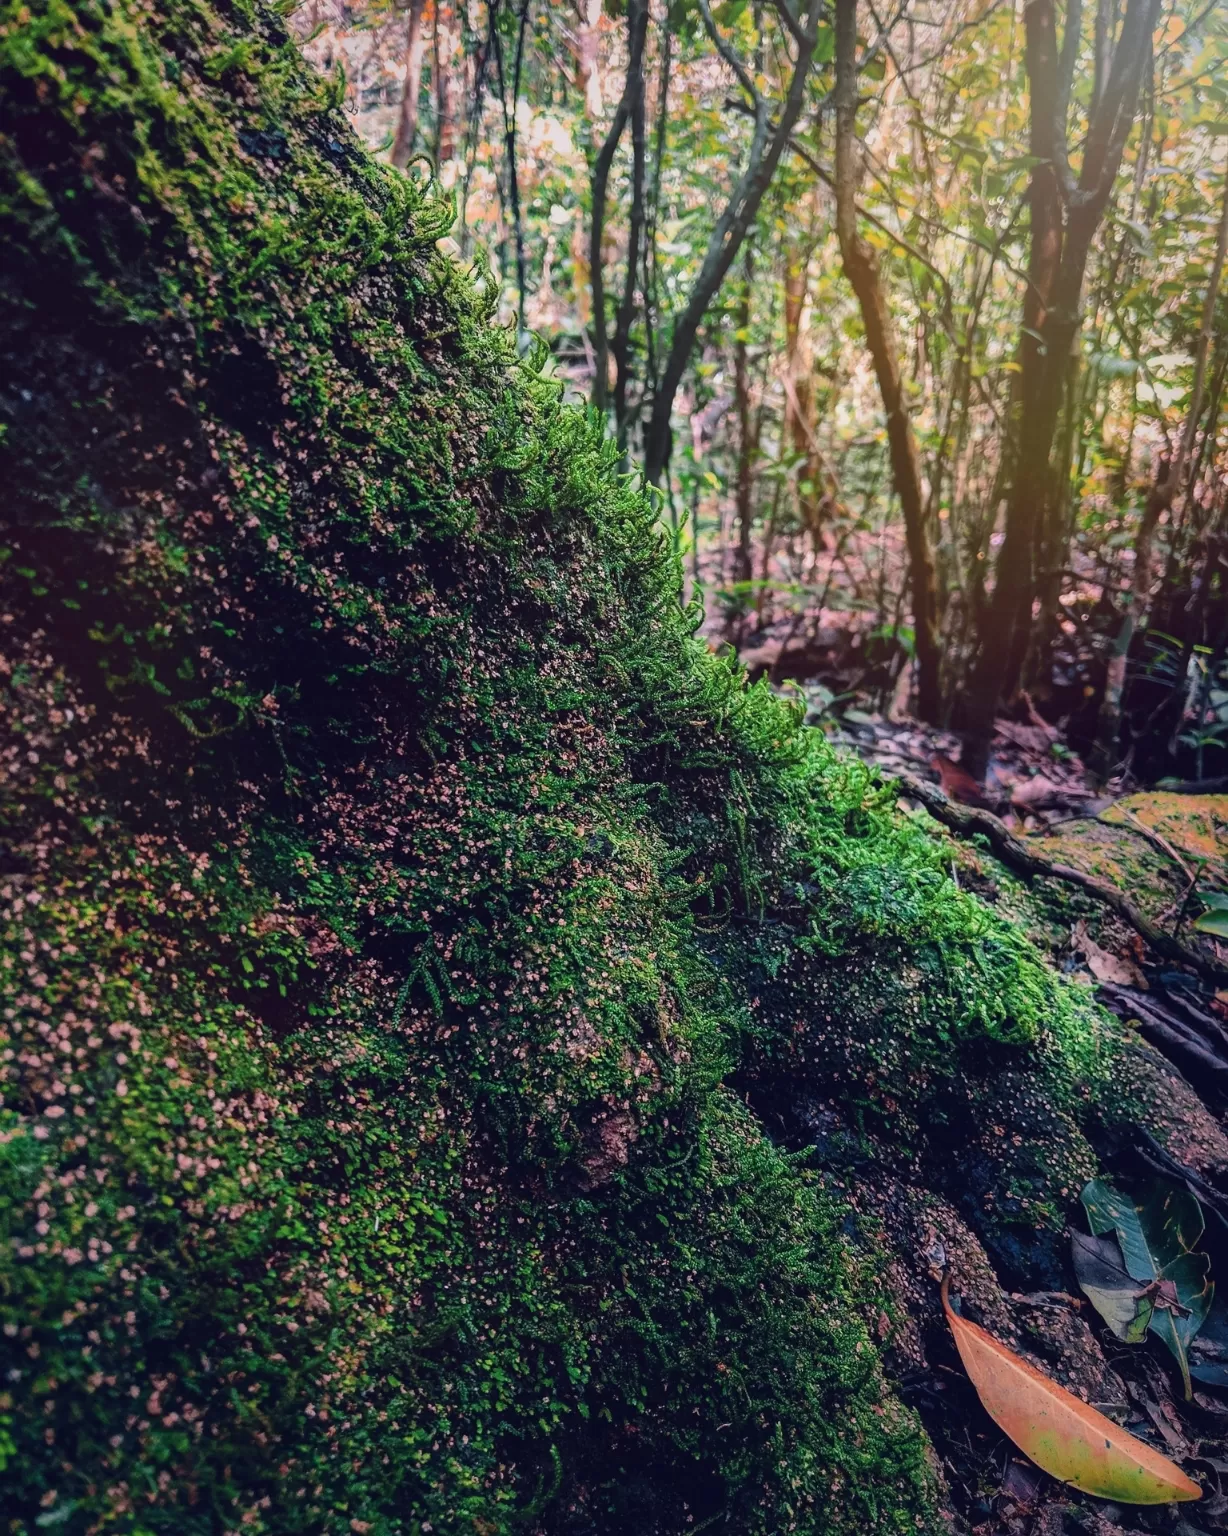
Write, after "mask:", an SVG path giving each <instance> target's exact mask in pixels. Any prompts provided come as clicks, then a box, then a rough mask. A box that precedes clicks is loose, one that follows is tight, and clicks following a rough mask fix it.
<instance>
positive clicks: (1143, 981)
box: [1070, 921, 1147, 992]
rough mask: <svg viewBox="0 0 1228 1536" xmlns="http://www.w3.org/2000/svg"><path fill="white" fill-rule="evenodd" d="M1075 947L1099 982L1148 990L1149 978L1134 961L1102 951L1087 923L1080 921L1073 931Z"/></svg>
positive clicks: (1141, 990)
mask: <svg viewBox="0 0 1228 1536" xmlns="http://www.w3.org/2000/svg"><path fill="white" fill-rule="evenodd" d="M1070 936H1071V938H1072V939H1073V941H1074V946H1075V948H1076V949H1077V950H1079V951H1080V952H1081V954H1082V955H1083V957H1084V958H1085V959H1086V961H1087V968H1088V970H1089V971H1090V972H1091V973H1092V975H1093V976H1094V977H1095V978H1096V980H1097V981H1108V982H1112V984H1113V985H1114V986H1116V987H1137V988H1138V989H1139V991H1140V992H1146V990H1147V978H1146V977H1145V976H1144V975H1143V973H1142V971H1140V970H1139V968H1138V966H1137V965H1135V963H1134V961H1133V960H1126V959H1124V958H1123V957H1122V956H1120V955H1115V954H1113V953H1112V952H1111V951H1110V950H1107V949H1101V947H1100V945H1099V944H1097V943H1096V941H1095V939H1093V938H1091V937H1090V936H1089V935H1088V932H1087V924H1086V922H1082V921H1080V922H1079V923H1077V924H1076V925H1075V927H1074V928H1073V929H1072V930H1071V935H1070Z"/></svg>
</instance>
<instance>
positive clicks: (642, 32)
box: [611, 0, 648, 451]
mask: <svg viewBox="0 0 1228 1536" xmlns="http://www.w3.org/2000/svg"><path fill="white" fill-rule="evenodd" d="M627 26H628V29H629V31H630V34H631V36H630V41H631V58H630V61H629V63H628V66H627V84H628V87H629V88H630V90H631V102H630V117H631V217H630V220H629V222H628V227H627V273H626V280H625V281H624V283H623V295H622V299H621V301H620V303H619V306H618V313H617V315H616V317H615V321H614V340H613V343H612V346H611V351H612V353H613V356H614V368H615V375H614V421H615V424H616V430H617V433H618V443H619V447H620V448H622V449H623V450H624V451H625V450H626V446H627V386H628V384H629V383H630V381H631V326H632V323H633V321H634V319H635V293H636V285H637V282H638V279H639V273H640V257H641V253H642V250H643V246H644V230H645V218H646V213H645V185H644V183H645V179H646V176H647V128H646V124H645V118H644V52H645V48H646V42H647V36H648V0H630V4H629V5H628V7H627Z"/></svg>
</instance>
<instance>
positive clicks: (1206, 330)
mask: <svg viewBox="0 0 1228 1536" xmlns="http://www.w3.org/2000/svg"><path fill="white" fill-rule="evenodd" d="M1226 259H1228V168H1226V170H1225V174H1224V188H1223V191H1222V192H1221V194H1220V218H1219V232H1218V235H1217V237H1216V244H1215V257H1214V260H1213V261H1212V263H1211V275H1210V278H1209V280H1208V282H1207V293H1206V297H1205V299H1204V300H1203V306H1202V325H1201V327H1200V329H1199V333H1198V344H1197V347H1196V348H1195V353H1194V380H1193V383H1192V385H1191V387H1190V404H1189V410H1188V411H1187V413H1186V418H1185V424H1184V426H1183V428H1182V431H1181V438H1180V441H1179V443H1178V446H1177V451H1176V453H1175V455H1174V456H1173V459H1172V462H1171V463H1170V464H1168V465H1167V466H1166V467H1165V468H1162V469H1160V470H1159V471H1157V473H1156V475H1155V477H1154V479H1153V481H1152V486H1151V490H1150V492H1149V493H1148V496H1147V501H1146V504H1145V506H1144V507H1143V515H1142V518H1141V519H1140V521H1139V526H1138V532H1137V534H1136V536H1135V541H1134V574H1133V578H1132V581H1131V591H1130V598H1129V603H1128V606H1127V608H1126V612H1125V614H1124V616H1123V618H1122V621H1121V626H1120V628H1119V630H1118V632H1117V638H1116V640H1115V641H1114V643H1113V652H1112V655H1111V656H1110V657H1109V665H1108V675H1107V677H1106V679H1105V688H1104V699H1103V701H1102V702H1101V705H1100V713H1099V716H1098V718H1097V722H1096V742H1095V747H1094V749H1093V752H1092V767H1093V770H1094V771H1095V773H1096V774H1097V775H1098V776H1099V777H1100V778H1108V776H1109V775H1110V774H1111V772H1112V771H1113V768H1114V766H1115V763H1116V755H1117V742H1118V738H1119V736H1120V734H1121V712H1122V703H1123V700H1124V697H1125V687H1126V665H1127V662H1128V661H1129V656H1130V646H1131V644H1132V642H1133V640H1134V635H1135V631H1136V629H1137V628H1138V626H1139V625H1140V624H1141V623H1142V622H1143V618H1144V615H1145V613H1146V610H1147V605H1148V603H1149V602H1150V600H1151V576H1152V563H1153V562H1152V545H1153V541H1154V539H1155V531H1156V529H1157V527H1158V526H1159V523H1160V518H1161V517H1162V516H1163V514H1164V513H1165V512H1167V511H1169V510H1170V509H1171V507H1172V505H1173V502H1174V501H1175V500H1176V498H1177V496H1178V495H1179V494H1180V493H1181V491H1182V490H1183V488H1184V486H1185V482H1186V477H1187V473H1188V470H1189V466H1190V461H1191V458H1192V455H1193V451H1194V439H1195V437H1196V435H1197V432H1198V423H1199V421H1200V419H1201V417H1202V408H1203V396H1204V394H1205V392H1206V383H1207V364H1208V362H1209V360H1210V356H1211V342H1212V339H1213V337H1214V334H1215V310H1216V305H1217V304H1218V301H1219V289H1220V283H1221V282H1222V281H1223V276H1224V263H1225V260H1226ZM1210 430H1212V431H1213V430H1214V421H1212V425H1211V428H1210ZM1209 580H1210V575H1209V569H1208V576H1207V581H1208V582H1209ZM1193 643H1194V642H1193V640H1192V639H1191V638H1190V637H1188V636H1187V641H1186V651H1187V654H1186V655H1185V658H1184V659H1185V665H1186V666H1188V665H1189V657H1190V655H1192V654H1193ZM1181 675H1182V676H1184V668H1183V669H1182V673H1181Z"/></svg>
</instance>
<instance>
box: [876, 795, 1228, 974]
mask: <svg viewBox="0 0 1228 1536" xmlns="http://www.w3.org/2000/svg"><path fill="white" fill-rule="evenodd" d="M896 782H897V784H899V786H900V789H901V791H902V793H904V794H906V795H909V796H910V797H911V798H912V799H914V800H919V801H920V802H921V804H922V805H923V806H924V807H925V809H926V810H927V811H928V812H929V813H930V815H931V816H933V818H934V820H935V821H940V822H941V823H942V824H943V826H945V827H948V828H949V829H950V830H951V831H952V832H954V833H956V834H957V835H958V836H960V837H971V836H972V835H973V834H974V833H977V832H979V833H980V834H981V835H982V836H983V837H984V838H985V839H986V840H987V841H988V843H989V846H990V848H991V849H992V850H993V852H994V854H995V855H996V856H997V857H998V858H999V859H1001V860H1002V862H1003V863H1004V864H1006V865H1008V866H1009V867H1010V868H1011V869H1014V870H1017V871H1018V872H1019V873H1020V874H1024V875H1032V876H1035V875H1040V876H1042V877H1044V878H1045V879H1048V880H1061V881H1062V882H1064V883H1065V884H1067V885H1076V886H1078V887H1079V889H1080V890H1082V891H1086V892H1087V894H1088V895H1089V896H1093V897H1095V899H1096V900H1097V901H1100V902H1103V903H1104V905H1105V906H1106V907H1108V908H1109V910H1110V911H1112V912H1115V913H1116V914H1117V916H1118V917H1120V918H1121V919H1122V921H1123V922H1126V923H1129V925H1130V926H1131V928H1133V929H1134V931H1135V932H1136V933H1138V934H1140V935H1141V936H1142V937H1143V938H1144V939H1145V940H1146V941H1147V943H1148V944H1149V945H1150V946H1151V948H1152V949H1153V950H1154V951H1155V952H1156V954H1157V955H1161V956H1163V958H1164V959H1166V960H1172V961H1173V962H1175V963H1176V964H1178V965H1188V966H1189V967H1190V969H1191V970H1194V971H1197V972H1198V974H1199V975H1200V976H1205V977H1207V979H1208V980H1210V981H1215V982H1220V983H1223V982H1225V981H1228V966H1225V965H1223V964H1222V963H1221V962H1220V961H1218V960H1213V959H1212V958H1211V957H1210V956H1209V955H1205V954H1200V953H1199V952H1198V951H1197V950H1195V949H1191V948H1190V946H1189V945H1188V944H1183V943H1182V942H1181V940H1180V939H1177V938H1174V937H1173V935H1172V934H1168V933H1165V932H1164V931H1163V930H1162V929H1161V928H1158V927H1157V926H1156V924H1155V923H1153V922H1152V921H1151V919H1150V918H1149V917H1147V916H1146V915H1145V914H1144V913H1143V912H1141V911H1140V910H1139V909H1138V907H1136V906H1135V904H1134V903H1133V902H1132V901H1131V900H1130V898H1129V897H1128V896H1126V895H1123V893H1122V892H1121V891H1119V890H1117V889H1116V888H1115V887H1113V886H1111V885H1109V884H1108V883H1107V882H1106V881H1104V880H1098V879H1097V878H1096V876H1095V875H1089V874H1087V873H1085V872H1084V871H1083V870H1081V869H1075V868H1074V867H1073V866H1072V865H1069V864H1055V863H1053V862H1052V861H1051V860H1049V859H1046V858H1044V857H1043V856H1042V855H1040V854H1038V853H1034V852H1033V851H1032V849H1031V848H1029V847H1028V846H1027V844H1026V843H1025V842H1024V841H1023V840H1022V839H1021V838H1018V837H1016V836H1015V834H1014V833H1013V832H1012V831H1011V830H1010V829H1009V828H1008V827H1007V826H1006V825H1005V824H1004V823H1003V822H1002V821H1001V820H1000V819H999V818H998V817H997V816H995V815H994V814H993V813H992V812H991V811H978V810H974V809H973V808H972V807H970V806H965V805H957V804H956V803H955V802H954V801H952V800H948V799H947V797H946V795H944V794H943V792H942V790H941V789H939V788H938V786H937V785H936V784H927V783H925V782H924V781H923V780H921V779H917V778H914V777H913V776H912V774H908V773H902V774H900V775H899V777H898V778H897V780H896Z"/></svg>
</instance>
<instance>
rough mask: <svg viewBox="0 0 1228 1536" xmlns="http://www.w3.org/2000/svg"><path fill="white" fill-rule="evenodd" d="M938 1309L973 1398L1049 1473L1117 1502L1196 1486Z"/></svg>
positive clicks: (978, 1331) (1198, 1492)
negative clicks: (944, 1321)
mask: <svg viewBox="0 0 1228 1536" xmlns="http://www.w3.org/2000/svg"><path fill="white" fill-rule="evenodd" d="M949 1287H950V1280H949V1277H947V1278H944V1280H943V1282H942V1307H943V1311H944V1312H945V1313H946V1315H947V1322H948V1323H949V1324H950V1325H951V1332H952V1333H953V1334H954V1336H955V1346H956V1348H957V1349H958V1350H959V1357H960V1359H961V1360H962V1361H963V1363H964V1369H965V1370H966V1371H967V1372H968V1375H969V1377H970V1378H971V1381H972V1385H973V1386H974V1387H975V1388H976V1391H977V1396H978V1397H979V1398H980V1399H981V1402H982V1403H983V1404H984V1406H985V1411H986V1412H987V1413H988V1414H989V1416H990V1418H991V1419H992V1420H993V1421H994V1423H995V1424H996V1425H997V1426H998V1428H999V1429H1001V1430H1002V1431H1003V1432H1004V1433H1005V1434H1007V1435H1009V1436H1010V1438H1011V1439H1012V1440H1013V1441H1014V1442H1015V1444H1016V1445H1017V1446H1018V1447H1019V1449H1020V1450H1021V1451H1023V1453H1024V1454H1025V1455H1027V1456H1030V1457H1031V1458H1032V1460H1033V1461H1034V1462H1035V1463H1036V1465H1037V1466H1038V1467H1040V1468H1042V1469H1043V1470H1044V1471H1045V1472H1048V1473H1049V1475H1050V1476H1051V1477H1056V1478H1058V1479H1059V1480H1060V1481H1061V1482H1064V1483H1069V1484H1070V1485H1071V1486H1072V1487H1074V1488H1078V1489H1079V1490H1080V1491H1081V1492H1083V1493H1090V1494H1093V1495H1094V1496H1095V1497H1096V1498H1101V1499H1113V1500H1115V1501H1116V1502H1118V1503H1122V1504H1176V1503H1182V1502H1185V1501H1186V1500H1189V1499H1198V1498H1201V1497H1202V1489H1201V1488H1200V1487H1199V1486H1198V1484H1197V1483H1195V1482H1193V1481H1191V1479H1190V1478H1188V1477H1187V1476H1186V1475H1185V1473H1184V1472H1183V1471H1182V1470H1181V1468H1180V1467H1178V1466H1177V1465H1176V1464H1175V1463H1173V1462H1171V1461H1169V1460H1168V1459H1167V1458H1166V1457H1164V1456H1161V1455H1160V1454H1159V1452H1158V1451H1153V1450H1152V1449H1151V1447H1150V1446H1149V1445H1144V1444H1143V1442H1142V1441H1141V1440H1138V1439H1136V1438H1135V1436H1133V1435H1132V1434H1130V1433H1129V1432H1128V1431H1127V1430H1124V1429H1122V1428H1121V1426H1120V1425H1118V1424H1114V1423H1113V1421H1112V1420H1111V1419H1106V1418H1105V1416H1104V1414H1102V1413H1097V1412H1096V1410H1095V1409H1094V1408H1091V1407H1089V1406H1088V1405H1087V1404H1086V1403H1084V1402H1081V1401H1080V1400H1079V1399H1078V1398H1077V1397H1075V1396H1074V1395H1073V1394H1072V1393H1070V1392H1067V1391H1066V1389H1065V1388H1064V1387H1059V1386H1058V1384H1057V1382H1055V1381H1050V1379H1049V1378H1048V1377H1047V1376H1045V1375H1043V1374H1042V1373H1041V1372H1040V1371H1038V1370H1036V1369H1034V1368H1033V1367H1032V1366H1030V1365H1029V1364H1028V1363H1027V1361H1026V1360H1021V1359H1020V1358H1019V1356H1018V1355H1016V1354H1013V1353H1012V1352H1011V1351H1010V1350H1009V1349H1007V1348H1006V1347H1005V1346H1004V1345H1002V1344H999V1343H998V1341H997V1339H995V1338H993V1337H992V1336H991V1335H990V1334H988V1333H986V1332H985V1330H984V1329H983V1328H978V1327H977V1325H976V1324H975V1323H970V1322H969V1321H968V1320H967V1319H966V1318H963V1317H960V1315H959V1314H958V1313H957V1312H956V1311H954V1310H953V1308H952V1306H951V1300H950V1296H949Z"/></svg>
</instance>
